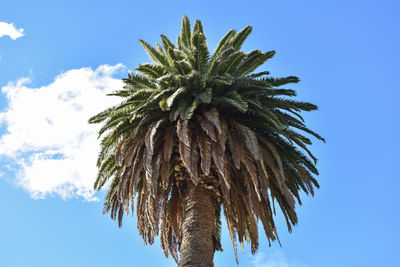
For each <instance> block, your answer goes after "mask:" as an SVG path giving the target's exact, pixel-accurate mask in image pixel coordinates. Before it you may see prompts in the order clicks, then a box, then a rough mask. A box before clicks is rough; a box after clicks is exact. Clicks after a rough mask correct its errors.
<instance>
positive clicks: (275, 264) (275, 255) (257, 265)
mask: <svg viewBox="0 0 400 267" xmlns="http://www.w3.org/2000/svg"><path fill="white" fill-rule="evenodd" d="M252 267H309V265H305V264H302V263H298V262H294V261H288V259H287V258H286V257H285V255H284V254H283V253H282V252H280V251H275V252H272V253H271V254H269V256H268V257H266V255H265V254H264V253H262V252H259V253H258V254H257V255H256V257H255V259H254V260H253V262H252Z"/></svg>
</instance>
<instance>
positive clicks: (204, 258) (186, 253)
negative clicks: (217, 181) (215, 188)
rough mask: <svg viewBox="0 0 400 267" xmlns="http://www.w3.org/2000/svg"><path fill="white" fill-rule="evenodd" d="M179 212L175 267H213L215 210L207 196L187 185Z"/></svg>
mask: <svg viewBox="0 0 400 267" xmlns="http://www.w3.org/2000/svg"><path fill="white" fill-rule="evenodd" d="M183 209H184V213H183V222H182V226H181V229H182V237H181V238H182V239H181V240H182V242H181V244H180V246H179V254H180V260H179V264H178V267H195V266H196V267H213V266H214V260H213V259H214V241H213V235H214V234H215V208H214V204H213V202H212V198H211V195H210V194H209V193H208V192H207V190H206V189H205V188H204V187H202V186H195V185H194V184H193V183H192V182H191V181H188V183H187V189H186V194H185V196H184V204H183Z"/></svg>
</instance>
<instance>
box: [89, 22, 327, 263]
mask: <svg viewBox="0 0 400 267" xmlns="http://www.w3.org/2000/svg"><path fill="white" fill-rule="evenodd" d="M251 31H252V27H251V26H247V27H245V28H244V29H243V30H241V31H239V32H236V31H235V30H230V31H229V32H228V33H227V34H226V35H225V36H224V37H223V38H222V39H221V41H220V42H219V43H218V46H217V47H216V49H215V51H214V53H213V54H210V53H209V50H208V48H207V43H206V37H205V35H204V32H203V26H202V24H201V22H200V21H199V20H197V21H196V22H195V25H194V27H193V30H191V26H190V22H189V20H188V18H187V17H186V16H184V17H183V21H182V30H181V33H180V35H179V36H178V40H177V44H176V45H175V44H174V43H173V42H172V41H170V39H168V38H167V37H166V36H164V35H161V40H162V46H161V45H159V44H156V47H155V48H153V47H152V46H150V45H149V44H148V43H146V42H145V41H143V40H140V43H141V44H142V45H143V46H144V48H145V50H146V52H147V53H148V55H149V56H150V58H151V59H152V61H153V62H152V63H145V64H141V65H139V67H138V68H137V69H136V70H137V72H138V73H140V74H138V73H131V72H130V73H128V78H126V79H123V81H124V82H125V86H124V89H122V90H119V91H116V92H114V93H112V94H111V95H114V96H120V97H122V98H123V101H122V103H120V104H119V105H116V106H114V107H111V108H108V109H106V110H104V111H103V112H101V113H99V114H97V115H96V116H94V117H92V118H91V119H90V120H89V122H90V123H103V126H102V128H101V130H100V132H99V134H100V136H102V140H101V152H100V154H99V157H98V162H97V164H98V167H99V172H98V177H97V180H96V182H95V184H94V188H95V189H97V190H100V189H101V188H102V187H103V186H104V185H106V184H107V185H109V189H108V193H107V196H106V198H105V203H104V212H105V213H108V212H109V213H110V214H111V218H112V219H118V223H119V226H121V223H122V218H123V215H124V213H125V212H126V213H127V214H129V211H130V210H131V212H132V214H133V209H134V199H135V196H137V197H136V211H137V217H138V221H137V226H138V229H139V232H140V234H141V236H142V237H143V239H144V241H145V243H150V244H152V243H153V242H154V238H155V237H156V236H157V235H158V234H160V241H161V246H162V249H163V250H164V253H165V255H166V256H167V257H168V255H169V254H171V255H172V257H173V258H174V259H175V261H177V262H178V263H179V264H178V266H213V257H214V252H215V251H222V248H221V243H220V230H221V220H220V216H221V209H222V210H223V213H224V215H225V218H226V222H227V227H228V230H229V233H230V236H231V239H232V242H233V247H234V250H235V255H236V254H237V253H236V242H237V239H238V241H239V243H240V245H241V246H242V248H243V243H244V241H246V242H249V243H251V252H252V253H253V254H254V253H255V252H256V251H257V248H258V231H257V223H258V221H259V220H260V221H261V223H262V225H263V227H264V231H265V234H266V236H267V238H268V241H269V242H270V241H271V240H272V241H274V240H277V239H278V236H277V232H276V227H275V223H274V219H273V214H275V202H277V203H278V205H279V207H280V209H281V211H282V213H283V215H284V216H285V218H286V222H287V226H288V229H289V231H291V226H292V225H295V224H296V223H297V215H296V212H295V202H296V200H297V202H298V203H299V204H301V200H300V191H304V192H305V193H306V194H308V193H310V194H311V195H313V194H314V187H317V188H318V187H319V186H318V183H317V181H316V180H315V178H314V175H317V174H318V171H317V169H316V167H315V164H316V158H315V157H314V156H313V155H312V154H311V152H310V151H309V150H308V145H311V141H310V139H309V138H307V137H305V136H304V135H302V134H301V133H299V131H301V132H305V133H307V134H310V135H312V136H314V137H316V138H317V139H320V140H323V141H324V139H323V138H322V137H321V136H319V135H318V134H317V133H315V132H313V131H311V130H309V129H308V128H306V126H305V124H304V120H303V118H302V117H301V115H300V112H301V111H311V110H316V109H317V106H315V105H313V104H311V103H307V102H299V101H296V100H293V99H291V98H290V97H293V96H296V92H295V91H294V90H291V89H283V88H280V86H282V85H285V84H289V83H297V82H298V81H299V79H298V78H297V77H294V76H289V77H285V78H273V77H271V76H269V72H267V71H263V72H258V73H254V71H255V69H256V68H257V67H259V66H260V65H262V64H263V63H264V62H265V61H267V60H268V59H270V58H271V57H273V56H274V54H275V51H269V52H266V53H264V52H261V51H259V50H254V51H251V52H248V53H246V52H243V51H241V50H240V49H241V47H242V44H243V42H244V41H245V39H246V38H247V36H248V35H249V34H250V33H251ZM306 154H307V155H308V156H306ZM178 254H179V259H178ZM236 259H237V256H236Z"/></svg>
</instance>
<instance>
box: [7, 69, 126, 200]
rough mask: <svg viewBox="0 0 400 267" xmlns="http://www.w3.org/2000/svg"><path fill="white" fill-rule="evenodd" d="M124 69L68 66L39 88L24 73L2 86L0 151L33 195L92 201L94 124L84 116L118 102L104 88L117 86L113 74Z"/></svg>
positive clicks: (91, 114) (96, 143)
mask: <svg viewBox="0 0 400 267" xmlns="http://www.w3.org/2000/svg"><path fill="white" fill-rule="evenodd" d="M123 68H124V66H123V65H122V64H118V65H115V66H109V65H102V66H100V67H98V68H97V69H96V70H92V69H91V68H81V69H73V70H69V71H67V72H65V73H63V74H61V75H59V76H57V77H56V78H55V80H54V82H52V83H50V84H48V85H46V86H43V87H40V88H31V87H29V84H30V79H29V78H21V79H19V80H18V81H17V82H15V83H9V84H8V85H6V86H5V87H3V88H2V92H3V93H4V94H5V96H6V97H7V99H8V107H7V109H6V111H4V112H3V113H0V122H2V123H3V124H5V126H6V133H5V134H4V135H2V136H1V137H0V156H5V157H7V158H8V159H11V160H12V161H14V162H15V164H16V165H17V166H18V172H17V174H16V176H17V182H18V184H19V185H21V186H22V187H23V188H24V189H26V190H27V191H28V192H30V194H31V195H32V197H34V198H44V197H46V196H48V195H59V196H61V197H62V198H64V199H68V198H71V197H77V196H80V197H83V198H84V199H86V200H89V201H90V200H95V198H94V197H93V194H94V192H93V190H92V186H93V181H94V179H95V177H96V172H97V169H96V158H97V154H98V152H99V144H98V141H97V131H98V127H96V126H94V125H89V124H88V123H87V121H88V118H89V117H90V116H93V115H94V114H96V113H98V112H100V111H102V110H103V109H104V108H106V107H108V106H110V105H112V104H115V103H117V102H118V101H119V99H116V98H113V97H109V96H108V97H107V96H106V93H109V92H111V91H113V90H115V89H119V88H121V87H122V82H121V81H120V80H119V79H114V78H113V75H114V74H115V73H116V72H118V71H120V70H121V69H123Z"/></svg>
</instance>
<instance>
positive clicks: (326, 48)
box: [0, 0, 400, 267]
mask: <svg viewBox="0 0 400 267" xmlns="http://www.w3.org/2000/svg"><path fill="white" fill-rule="evenodd" d="M399 11H400V4H399V3H398V2H397V1H395V0H392V1H389V0H380V1H372V0H370V1H357V0H354V1H344V0H338V1H321V0H319V1H316V0H310V1H284V0H281V1H246V2H244V1H240V2H239V1H232V0H231V1H208V0H207V1H197V2H192V1H147V2H145V1H140V2H138V1H137V2H134V1H121V0H115V1H112V2H111V1H76V0H70V1H42V0H38V1H20V0H14V1H6V2H5V3H2V5H1V10H0V88H1V92H0V120H1V123H2V124H1V127H0V174H1V176H0V211H1V213H2V215H1V217H0V237H1V239H0V240H1V242H0V266H4V267H25V266H26V267H28V266H29V267H36V266H37V267H47V266H57V267H58V266H60V267H64V266H65V267H67V266H68V267H69V266H71V267H72V266H74V267H80V266H85V267H87V266H98V267H101V266H110V265H112V266H121V267H125V266H126V267H128V266H129V267H134V266H143V265H147V266H175V263H174V262H173V260H172V259H165V257H164V255H163V253H162V251H161V248H160V245H159V243H158V241H157V242H156V244H154V245H153V246H147V247H146V246H144V245H143V242H142V240H141V238H140V236H139V234H138V232H137V229H136V219H135V217H133V218H132V217H126V219H125V220H124V225H123V227H122V228H121V229H119V228H118V227H117V224H116V223H115V222H113V221H111V220H110V218H109V217H108V216H103V215H102V199H103V197H104V193H103V192H100V193H94V192H93V191H91V185H92V183H93V179H94V175H95V172H96V168H95V165H94V162H95V160H96V154H97V151H98V146H97V140H96V134H95V132H96V129H95V128H93V127H92V126H88V125H87V124H86V121H87V118H88V117H89V116H90V115H93V114H95V113H96V112H97V111H100V110H102V109H103V108H104V107H106V106H107V105H110V104H112V103H115V101H116V99H113V98H111V97H105V96H104V95H105V94H106V93H107V92H109V91H111V90H113V89H116V88H119V86H121V82H120V80H119V79H120V78H122V77H124V76H125V75H126V73H127V71H128V70H130V69H134V68H135V67H136V66H137V65H138V64H139V63H143V62H147V61H149V59H148V58H147V56H146V54H145V52H144V50H143V49H142V48H141V46H140V44H139V42H138V39H144V40H146V41H148V42H149V43H153V42H154V41H160V38H159V35H160V34H161V33H164V34H166V35H167V36H169V37H171V39H175V37H176V36H177V34H178V32H179V28H180V21H181V18H182V15H183V14H187V15H188V17H189V18H190V19H191V20H192V21H194V20H195V19H201V20H202V21H203V25H204V28H205V31H206V34H207V37H208V44H209V47H210V48H214V47H215V46H216V44H217V41H218V40H219V39H220V38H221V37H222V35H223V34H224V33H225V32H226V31H228V30H229V29H231V28H236V29H241V28H243V27H244V26H246V25H248V24H250V25H252V26H253V27H254V29H253V33H252V35H251V36H250V37H249V38H248V40H247V43H246V44H245V46H244V48H243V49H244V50H252V49H260V50H263V51H267V50H272V49H274V50H276V51H277V54H276V56H275V57H274V58H273V59H271V60H270V61H268V62H267V63H266V64H265V65H264V66H262V67H261V68H260V70H269V71H270V72H271V73H272V74H273V75H274V76H285V75H296V76H299V77H300V79H301V82H300V83H299V84H296V85H295V86H293V88H294V89H296V90H297V91H298V98H299V99H301V100H306V101H310V102H313V103H316V104H317V105H318V106H319V107H320V109H319V110H318V111H316V112H312V113H310V114H306V115H305V117H306V120H307V122H308V126H309V127H310V128H312V129H314V130H316V131H317V132H319V133H321V135H322V136H324V137H325V138H326V139H327V143H326V144H323V143H320V142H316V143H315V145H313V147H312V150H313V152H314V153H315V154H316V155H317V156H318V158H319V162H318V167H319V170H320V176H319V177H318V180H319V182H320V185H321V189H320V190H318V191H317V193H316V195H315V197H314V198H311V197H304V201H303V205H302V206H301V207H298V215H299V224H298V225H297V226H296V227H295V228H294V230H293V233H291V234H289V233H287V229H286V227H285V224H284V220H283V219H282V217H281V216H280V215H279V214H278V215H277V217H276V221H277V225H278V232H279V234H280V240H281V242H282V248H280V247H279V246H278V245H277V244H273V245H272V247H271V248H269V247H268V245H267V242H266V239H265V237H264V236H263V235H262V234H261V235H260V239H261V240H260V249H259V252H258V254H256V255H254V256H252V255H251V253H250V249H249V248H247V249H246V252H245V254H242V253H241V252H240V251H239V262H240V265H239V266H251V267H300V266H301V267H319V266H328V267H329V266H400V262H399V261H398V257H397V253H398V251H399V245H398V239H399V238H400V231H399V229H398V221H399V219H400V215H399V208H398V205H397V204H398V203H399V200H400V199H399V194H398V193H397V190H398V188H399V187H400V174H399V171H398V165H397V164H399V163H400V162H399V155H398V151H399V150H400V145H399V142H397V140H396V139H397V137H398V136H399V135H400V126H399V124H398V123H397V121H398V119H397V118H398V115H399V112H398V109H397V106H398V104H397V101H398V98H399V96H400V93H399V90H400V86H399V82H398V72H399V62H400V52H399V51H400V50H399V49H398V48H399V47H400V37H399V34H398V26H399V25H400V18H399V16H398V12H399ZM260 230H261V229H260ZM260 233H262V231H260ZM223 248H224V252H223V253H216V255H215V265H216V266H221V267H223V266H235V260H234V256H233V249H232V245H231V242H230V239H229V235H228V234H227V231H226V228H224V229H223Z"/></svg>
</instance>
